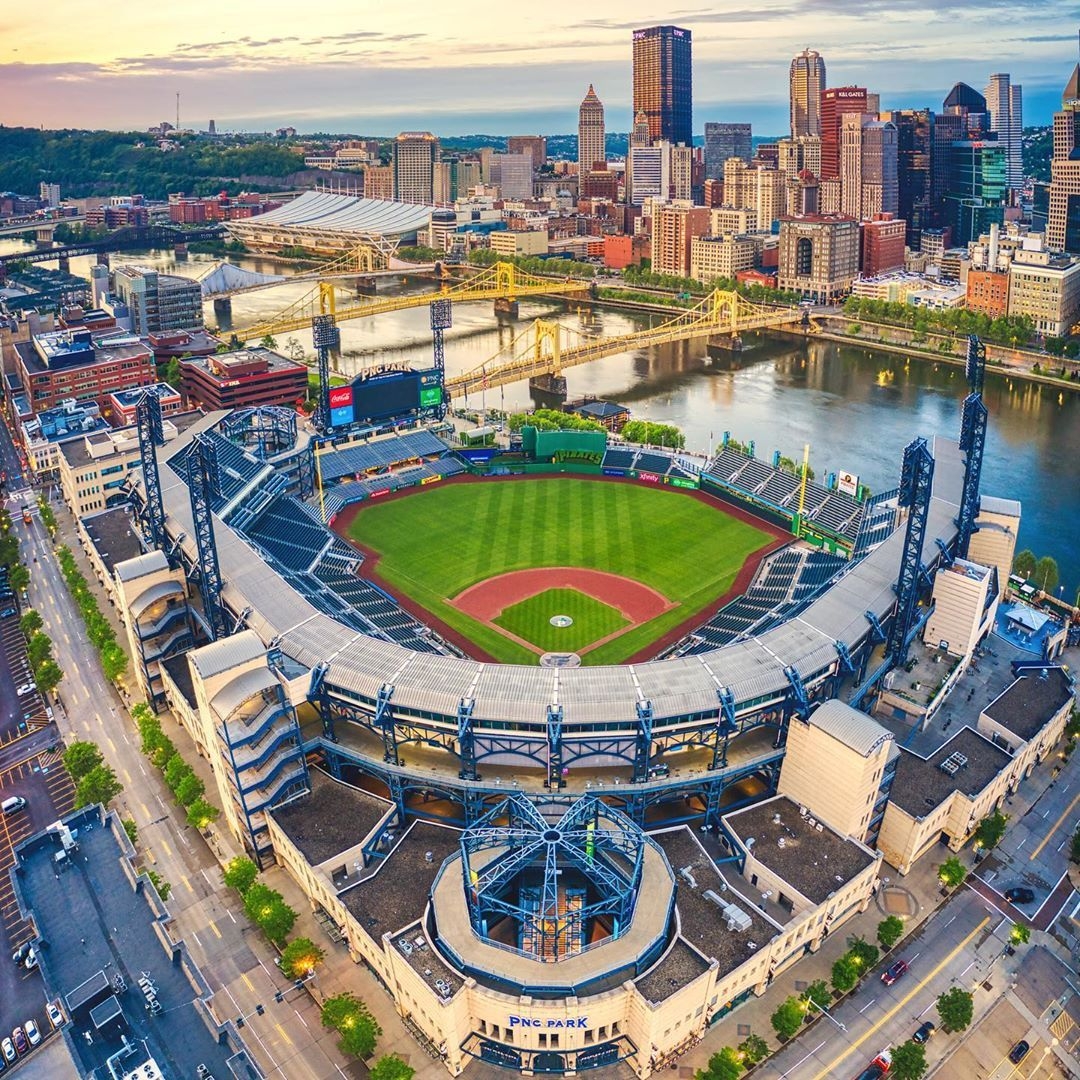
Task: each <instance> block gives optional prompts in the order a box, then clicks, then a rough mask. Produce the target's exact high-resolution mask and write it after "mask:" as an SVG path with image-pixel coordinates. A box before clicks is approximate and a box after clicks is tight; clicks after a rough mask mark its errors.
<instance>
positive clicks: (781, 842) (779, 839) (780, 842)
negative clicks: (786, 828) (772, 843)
mask: <svg viewBox="0 0 1080 1080" xmlns="http://www.w3.org/2000/svg"><path fill="white" fill-rule="evenodd" d="M776 846H777V847H778V848H782V847H783V846H784V838H783V837H782V836H778V837H777V838H776Z"/></svg>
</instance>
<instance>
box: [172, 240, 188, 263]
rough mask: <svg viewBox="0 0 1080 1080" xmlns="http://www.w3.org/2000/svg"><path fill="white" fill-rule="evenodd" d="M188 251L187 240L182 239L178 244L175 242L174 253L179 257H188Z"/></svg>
mask: <svg viewBox="0 0 1080 1080" xmlns="http://www.w3.org/2000/svg"><path fill="white" fill-rule="evenodd" d="M187 253H188V248H187V242H186V241H181V242H180V243H178V244H173V254H174V255H175V256H176V257H177V258H181V259H186V258H187Z"/></svg>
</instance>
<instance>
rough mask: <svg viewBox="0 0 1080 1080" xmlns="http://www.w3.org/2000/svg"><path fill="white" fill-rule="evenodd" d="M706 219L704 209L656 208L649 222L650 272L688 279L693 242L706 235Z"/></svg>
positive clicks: (673, 204)
mask: <svg viewBox="0 0 1080 1080" xmlns="http://www.w3.org/2000/svg"><path fill="white" fill-rule="evenodd" d="M709 217H710V214H709V211H708V210H707V209H706V208H705V207H704V206H693V205H690V204H688V203H682V204H678V203H669V204H668V205H666V206H658V207H656V208H655V210H654V212H653V218H652V268H653V270H654V271H655V272H656V273H658V274H674V275H675V276H676V277H689V276H690V251H691V245H692V241H693V239H694V237H695V236H704V235H705V234H706V233H707V232H708V231H709Z"/></svg>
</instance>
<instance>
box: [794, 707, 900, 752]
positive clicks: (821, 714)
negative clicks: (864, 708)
mask: <svg viewBox="0 0 1080 1080" xmlns="http://www.w3.org/2000/svg"><path fill="white" fill-rule="evenodd" d="M809 723H810V725H811V726H812V727H816V728H820V729H821V730H822V731H824V732H825V733H826V734H827V735H831V736H832V737H833V738H834V739H836V740H837V741H838V742H841V743H843V744H844V745H845V746H847V747H850V748H851V749H852V750H854V751H855V752H856V753H858V754H861V755H862V756H863V757H869V756H870V755H871V754H873V753H875V752H876V751H877V749H878V748H879V747H880V746H881V744H882V743H883V742H887V741H888V740H889V739H891V738H892V737H893V736H892V732H891V731H889V730H888V729H887V728H884V727H882V726H881V724H879V723H878V722H877V721H876V720H875V719H873V717H870V716H867V715H866V713H864V712H859V710H858V709H853V708H852V707H851V706H850V705H847V704H845V703H844V702H842V701H841V700H840V699H839V698H830V699H829V700H828V701H826V702H823V703H822V704H821V705H819V706H818V707H817V708H816V709H815V710H814V711H813V712H812V713H811V714H810V720H809Z"/></svg>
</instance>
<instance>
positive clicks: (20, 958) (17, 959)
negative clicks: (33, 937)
mask: <svg viewBox="0 0 1080 1080" xmlns="http://www.w3.org/2000/svg"><path fill="white" fill-rule="evenodd" d="M29 955H30V942H29V941H24V942H23V943H22V944H21V945H20V946H19V947H18V948H17V949H16V950H15V951H14V952H13V953H12V954H11V962H12V963H13V964H21V963H23V962H24V961H25V960H26V958H27V957H28V956H29Z"/></svg>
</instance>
